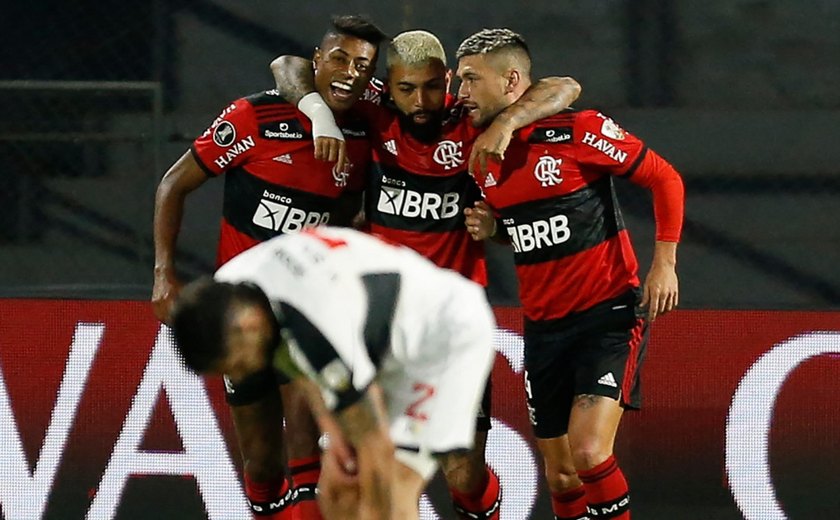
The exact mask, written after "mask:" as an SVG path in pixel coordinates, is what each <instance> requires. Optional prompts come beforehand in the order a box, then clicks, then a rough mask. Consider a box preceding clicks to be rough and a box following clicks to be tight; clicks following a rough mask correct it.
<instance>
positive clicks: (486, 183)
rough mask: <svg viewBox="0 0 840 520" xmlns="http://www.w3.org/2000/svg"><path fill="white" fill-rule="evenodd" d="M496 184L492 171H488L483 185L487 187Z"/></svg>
mask: <svg viewBox="0 0 840 520" xmlns="http://www.w3.org/2000/svg"><path fill="white" fill-rule="evenodd" d="M495 185H496V178H495V177H493V174H492V173H488V174H487V177H485V178H484V187H485V188H489V187H490V186H495Z"/></svg>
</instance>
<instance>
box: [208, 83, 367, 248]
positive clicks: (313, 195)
mask: <svg viewBox="0 0 840 520" xmlns="http://www.w3.org/2000/svg"><path fill="white" fill-rule="evenodd" d="M339 126H340V128H341V130H342V132H343V133H344V136H345V138H346V140H347V151H348V157H349V160H350V163H351V164H350V168H348V169H347V171H336V168H335V164H334V163H329V162H326V161H319V160H316V159H315V157H314V153H315V149H314V145H313V141H312V133H311V130H312V124H311V123H310V121H309V119H307V118H306V116H304V115H303V114H302V113H301V112H300V111H299V110H297V108H296V107H295V106H294V105H291V104H289V103H287V102H286V101H285V100H284V99H283V98H281V97H280V96H279V95H278V94H277V92H276V91H273V90H269V91H264V92H259V93H256V94H253V95H250V96H248V97H244V98H241V99H238V100H236V101H234V102H233V103H231V104H230V105H229V106H228V107H227V108H225V109H224V110H223V111H222V113H221V114H220V115H219V117H217V118H216V120H215V121H213V124H212V125H211V126H210V128H208V129H207V130H206V131H205V132H204V134H202V135H201V136H200V137H198V138H197V139H196V140H195V141H194V142H193V145H192V148H191V150H192V153H193V156H194V157H195V159H196V161H197V162H198V164H199V165H200V166H201V167H202V169H203V170H204V172H205V173H207V175H208V176H211V177H215V176H217V175H220V174H225V188H224V202H223V207H222V213H223V216H222V227H221V234H220V239H219V248H218V252H217V256H216V262H217V265H222V264H224V263H225V262H227V261H228V260H230V259H231V258H232V257H234V256H236V255H237V254H239V253H241V252H242V251H245V250H246V249H248V248H250V247H252V246H254V245H255V244H257V243H259V242H262V241H264V240H267V239H269V238H271V237H273V236H276V235H279V234H282V233H288V232H291V231H297V230H299V229H301V228H303V227H310V226H314V225H319V224H325V223H327V222H328V221H329V218H330V212H331V211H333V209H334V207H335V203H336V200H337V199H338V197H339V196H340V195H341V194H342V193H343V192H344V191H345V190H348V191H361V190H362V189H363V188H364V172H365V171H366V170H367V164H368V162H369V160H370V144H369V142H368V137H367V125H366V123H365V121H364V120H363V119H362V118H361V117H360V116H359V115H358V114H355V113H350V114H346V115H345V117H344V118H342V119H340V120H339Z"/></svg>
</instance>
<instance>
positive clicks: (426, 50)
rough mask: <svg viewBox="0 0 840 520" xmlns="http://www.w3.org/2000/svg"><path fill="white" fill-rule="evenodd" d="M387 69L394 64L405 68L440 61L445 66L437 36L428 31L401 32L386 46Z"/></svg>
mask: <svg viewBox="0 0 840 520" xmlns="http://www.w3.org/2000/svg"><path fill="white" fill-rule="evenodd" d="M387 60H388V61H387V65H388V68H390V67H391V66H393V65H394V64H396V63H401V64H403V65H405V66H407V67H416V66H418V65H424V64H426V63H428V62H429V60H440V61H441V63H443V64H444V65H446V51H444V50H443V45H442V44H441V43H440V40H438V38H437V36H435V35H434V34H432V33H430V32H428V31H419V30H418V31H406V32H402V33H400V34H398V35H396V36H394V38H393V39H392V40H391V42H390V43H389V44H388V55H387Z"/></svg>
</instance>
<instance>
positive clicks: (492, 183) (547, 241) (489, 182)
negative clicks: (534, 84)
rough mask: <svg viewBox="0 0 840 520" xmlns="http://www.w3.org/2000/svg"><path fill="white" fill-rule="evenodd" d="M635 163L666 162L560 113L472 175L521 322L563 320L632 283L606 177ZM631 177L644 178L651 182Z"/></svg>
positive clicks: (602, 121) (612, 129) (590, 117)
mask: <svg viewBox="0 0 840 520" xmlns="http://www.w3.org/2000/svg"><path fill="white" fill-rule="evenodd" d="M646 156H647V157H648V159H649V160H650V161H659V162H649V161H647V160H645V157H646ZM642 163H644V164H645V166H644V167H643V168H644V169H645V170H646V171H648V172H650V171H654V170H655V169H656V168H657V166H656V165H659V164H660V163H662V164H665V165H667V163H665V162H664V160H662V159H661V158H659V156H657V155H656V154H655V153H654V152H653V151H648V150H647V148H646V146H645V144H644V143H643V142H642V141H641V140H640V139H638V138H637V137H635V136H633V135H632V134H630V133H628V132H626V131H625V130H623V129H622V128H620V127H619V126H618V125H617V124H616V123H615V122H614V121H613V120H612V119H610V118H609V117H607V116H605V115H603V114H601V113H599V112H596V111H593V110H585V111H580V112H578V111H573V110H567V111H564V112H561V113H560V114H558V115H555V116H551V117H548V118H545V119H542V120H540V121H538V122H536V123H534V124H532V125H530V126H528V127H526V128H524V129H522V130H521V131H520V132H519V133H518V134H517V136H516V137H515V138H514V139H513V140H512V142H511V144H510V147H509V149H508V150H507V152H506V153H505V160H504V161H503V162H502V164H501V165H498V164H496V165H493V166H492V167H491V171H490V173H489V174H488V175H486V176H483V175H481V174H478V177H477V181H478V182H479V185H481V186H482V191H483V193H484V196H485V200H486V201H487V203H488V204H489V205H490V206H491V207H492V208H493V209H494V211H496V212H497V215H498V216H499V217H500V219H501V220H500V226H499V232H501V233H506V234H507V236H508V237H509V238H510V242H511V245H512V246H513V250H514V262H515V264H516V270H517V276H518V278H519V291H520V300H521V302H522V306H523V308H524V312H525V316H526V318H527V320H528V321H530V322H543V321H546V320H555V319H559V318H563V317H566V316H568V315H569V314H572V313H577V312H581V311H585V310H587V309H590V308H592V307H593V306H595V305H597V304H599V303H601V302H604V301H606V300H609V299H612V298H615V297H617V296H619V295H621V294H623V293H625V292H627V291H628V290H630V289H632V288H635V287H638V286H639V278H638V275H637V273H638V263H637V260H636V255H635V253H634V251H633V247H632V245H631V242H630V237H629V235H628V232H627V230H626V229H625V226H624V220H623V218H622V216H621V210H620V209H619V205H618V201H617V199H616V194H615V189H614V186H613V177H614V176H619V177H630V178H631V179H632V176H633V175H634V173H635V172H636V170H637V169H639V168H640V165H641V164H642ZM651 165H653V166H651ZM667 170H668V172H671V173H666V174H663V175H671V174H673V175H675V176H677V180H679V178H678V174H677V173H676V172H675V171H674V170H673V168H671V167H670V165H667ZM657 171H658V170H657ZM639 172H640V173H639V176H640V177H642V178H644V179H645V180H646V181H647V180H649V178H650V177H651V175H650V174H649V173H645V174H644V175H643V174H642V173H641V170H639ZM634 180H635V179H634ZM679 185H680V189H681V187H682V184H681V181H680V184H679ZM668 197H672V198H673V197H675V195H674V196H672V195H668ZM681 197H682V192H681V191H680V194H679V201H678V204H674V205H673V206H674V207H676V206H679V207H680V210H679V215H678V217H677V216H671V217H669V221H672V220H675V219H677V218H678V219H679V222H680V224H681V222H682V213H681V211H682V210H681V207H682V199H681ZM658 218H659V215H657V219H658ZM676 235H677V237H678V235H679V229H677V231H676ZM669 236H670V235H669ZM676 239H678V238H676ZM676 239H674V240H676Z"/></svg>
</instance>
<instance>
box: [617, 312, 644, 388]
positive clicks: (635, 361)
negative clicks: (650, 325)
mask: <svg viewBox="0 0 840 520" xmlns="http://www.w3.org/2000/svg"><path fill="white" fill-rule="evenodd" d="M644 327H645V320H643V319H641V318H639V319H638V320H636V325H635V326H634V327H633V329H632V330H631V331H630V344H629V347H630V353H629V354H628V355H627V362H626V363H625V365H624V380H623V381H622V383H621V399H622V401H623V402H624V403H629V402H630V396H631V395H632V392H633V386H634V385H635V382H636V370H637V369H638V365H639V348H640V347H641V345H642V340H643V339H644V336H643V332H644Z"/></svg>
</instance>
